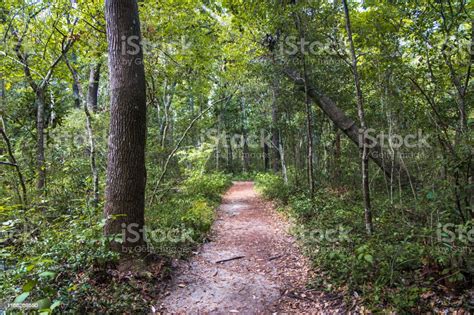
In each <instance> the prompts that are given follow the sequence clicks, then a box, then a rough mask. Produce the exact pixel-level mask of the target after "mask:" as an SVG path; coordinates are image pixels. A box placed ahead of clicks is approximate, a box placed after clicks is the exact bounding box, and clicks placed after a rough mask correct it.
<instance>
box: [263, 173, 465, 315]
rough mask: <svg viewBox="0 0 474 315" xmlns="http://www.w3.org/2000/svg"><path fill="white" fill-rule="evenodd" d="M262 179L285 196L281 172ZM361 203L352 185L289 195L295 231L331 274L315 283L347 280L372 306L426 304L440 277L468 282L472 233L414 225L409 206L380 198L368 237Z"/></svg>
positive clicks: (270, 192)
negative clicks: (443, 231)
mask: <svg viewBox="0 0 474 315" xmlns="http://www.w3.org/2000/svg"><path fill="white" fill-rule="evenodd" d="M257 178H258V179H257V180H258V183H259V184H258V185H259V189H260V191H261V192H262V193H263V194H264V195H266V196H273V198H278V200H280V201H282V200H281V199H279V198H280V194H279V192H280V191H281V190H280V189H281V188H280V187H281V185H282V182H281V179H279V178H278V177H277V176H274V175H268V174H264V175H260V176H257ZM282 196H283V198H285V195H284V194H283V195H282ZM378 197H379V198H381V197H383V196H378ZM360 204H361V202H360V197H359V196H358V194H354V193H353V192H352V191H351V190H347V189H338V190H335V189H331V188H326V189H321V190H319V191H318V192H317V193H316V194H315V196H314V197H313V198H312V199H311V198H308V196H306V195H304V194H301V195H295V196H292V197H291V198H290V199H289V205H288V207H287V208H286V211H287V212H288V214H290V215H291V216H292V217H294V218H295V219H296V222H297V224H296V225H295V227H294V229H293V233H294V235H295V236H296V237H297V239H298V240H299V241H300V242H301V244H302V245H303V248H304V250H305V252H306V254H307V255H309V257H311V259H312V261H313V263H314V265H315V267H317V268H318V269H319V270H321V272H322V274H323V275H325V277H318V278H316V279H315V280H314V283H313V285H315V286H321V287H323V288H325V289H327V290H331V291H332V290H334V289H335V288H338V287H347V288H348V289H349V290H350V291H356V292H358V293H359V294H362V295H363V296H364V297H365V298H366V302H367V303H366V304H367V305H368V306H369V307H370V308H372V309H380V310H382V309H387V308H388V309H390V308H393V309H397V310H401V311H404V312H411V311H413V309H419V307H421V304H420V302H421V300H420V296H421V294H422V293H423V292H427V291H428V290H430V288H431V289H433V288H435V287H436V285H437V284H439V283H440V282H444V283H446V284H445V285H447V286H450V287H453V288H459V289H462V288H463V287H464V286H465V285H466V282H465V278H466V277H472V275H474V273H473V270H472V268H471V265H470V264H471V263H472V259H473V258H474V254H473V253H472V251H470V250H469V247H466V246H469V244H468V243H465V242H466V241H467V239H466V235H464V239H463V238H462V237H461V238H458V237H457V238H456V239H455V240H453V241H447V242H442V241H441V240H440V239H439V237H440V236H439V235H440V234H439V233H440V230H439V229H438V228H437V226H436V225H434V226H432V227H431V228H426V227H425V224H424V222H413V221H412V222H411V224H407V223H406V222H404V221H402V220H403V219H405V220H406V219H407V218H406V217H404V216H406V212H405V211H407V209H404V208H400V207H399V206H397V205H392V206H391V205H389V204H384V203H380V202H379V199H376V205H377V206H376V209H377V212H376V217H377V221H376V222H377V223H376V228H378V230H377V231H376V234H375V235H374V236H373V237H368V236H366V235H365V233H364V221H363V216H362V214H363V209H362V207H361V206H360ZM435 204H436V203H435V202H433V203H432V204H431V206H433V205H435ZM426 206H427V207H428V204H427V205H426ZM446 222H449V220H448V221H446ZM439 224H440V225H441V222H440V223H439ZM471 224H472V223H468V224H467V226H464V225H462V226H453V227H451V228H450V229H449V230H448V231H447V233H448V234H449V233H452V231H470V230H471V229H470V226H471ZM441 236H447V235H444V234H441ZM467 242H468V241H467ZM425 307H427V309H429V307H428V306H425Z"/></svg>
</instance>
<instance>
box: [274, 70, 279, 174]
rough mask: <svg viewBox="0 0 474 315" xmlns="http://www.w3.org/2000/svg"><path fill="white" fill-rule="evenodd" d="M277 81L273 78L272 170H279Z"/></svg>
mask: <svg viewBox="0 0 474 315" xmlns="http://www.w3.org/2000/svg"><path fill="white" fill-rule="evenodd" d="M278 89H279V87H278V82H277V80H276V79H275V80H274V83H273V101H272V145H273V147H272V152H273V159H272V164H273V171H274V172H275V173H276V172H278V171H279V170H280V151H279V147H280V138H279V130H278V121H279V112H278Z"/></svg>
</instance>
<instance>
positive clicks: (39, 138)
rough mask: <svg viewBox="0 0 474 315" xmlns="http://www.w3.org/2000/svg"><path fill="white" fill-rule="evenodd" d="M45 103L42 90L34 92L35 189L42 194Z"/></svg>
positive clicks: (44, 175) (44, 169)
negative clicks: (36, 174) (36, 177)
mask: <svg viewBox="0 0 474 315" xmlns="http://www.w3.org/2000/svg"><path fill="white" fill-rule="evenodd" d="M45 103H46V96H45V91H44V90H43V89H38V90H37V92H36V169H37V172H38V180H37V182H36V188H37V189H38V190H39V191H40V192H42V191H43V190H44V188H45V187H46V159H45V141H44V140H45V139H44V131H45V117H44V116H45V114H44V111H45Z"/></svg>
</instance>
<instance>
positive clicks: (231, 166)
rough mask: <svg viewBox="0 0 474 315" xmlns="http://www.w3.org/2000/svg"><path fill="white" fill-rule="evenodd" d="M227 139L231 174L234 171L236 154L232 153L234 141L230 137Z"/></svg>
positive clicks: (228, 166) (228, 168)
mask: <svg viewBox="0 0 474 315" xmlns="http://www.w3.org/2000/svg"><path fill="white" fill-rule="evenodd" d="M226 138H227V170H228V171H230V172H233V171H234V168H233V164H234V153H233V151H232V141H231V139H230V138H229V137H226Z"/></svg>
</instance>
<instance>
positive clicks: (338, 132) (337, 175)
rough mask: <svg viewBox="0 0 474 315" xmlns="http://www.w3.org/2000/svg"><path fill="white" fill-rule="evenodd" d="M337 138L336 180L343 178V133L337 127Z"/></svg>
mask: <svg viewBox="0 0 474 315" xmlns="http://www.w3.org/2000/svg"><path fill="white" fill-rule="evenodd" d="M335 132H336V138H335V139H334V180H335V181H339V180H340V178H341V132H340V130H339V129H337V127H336V130H335Z"/></svg>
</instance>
